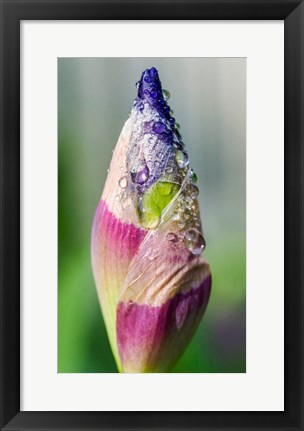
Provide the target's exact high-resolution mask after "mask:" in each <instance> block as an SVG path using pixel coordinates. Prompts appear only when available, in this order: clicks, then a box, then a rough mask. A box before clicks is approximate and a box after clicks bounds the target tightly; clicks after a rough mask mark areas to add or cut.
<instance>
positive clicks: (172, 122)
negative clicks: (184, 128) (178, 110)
mask: <svg viewBox="0 0 304 431" xmlns="http://www.w3.org/2000/svg"><path fill="white" fill-rule="evenodd" d="M169 122H170V124H171V125H172V126H173V124H174V123H175V118H173V117H171V118H170V120H169Z"/></svg>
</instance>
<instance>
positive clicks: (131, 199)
mask: <svg viewBox="0 0 304 431" xmlns="http://www.w3.org/2000/svg"><path fill="white" fill-rule="evenodd" d="M246 66H247V64H246V58H241V57H240V58H238V57H229V58H228V57H227V58H224V57H223V58H222V57H195V58H191V57H189V58H184V57H180V58H175V57H172V58H171V57H167V58H166V57H162V58H154V57H147V58H144V57H142V58H139V57H134V58H132V57H124V58H118V57H117V58H116V57H108V58H106V57H104V58H98V57H92V58H90V57H77V58H73V57H69V58H65V57H60V58H58V60H57V82H58V87H57V91H58V93H57V98H58V367H57V371H58V373H246V78H247V75H246V73H247V72H246Z"/></svg>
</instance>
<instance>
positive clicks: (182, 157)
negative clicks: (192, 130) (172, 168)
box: [175, 150, 189, 168]
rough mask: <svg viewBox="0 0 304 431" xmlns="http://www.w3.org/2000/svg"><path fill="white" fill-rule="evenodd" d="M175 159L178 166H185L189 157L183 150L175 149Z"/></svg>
mask: <svg viewBox="0 0 304 431" xmlns="http://www.w3.org/2000/svg"><path fill="white" fill-rule="evenodd" d="M175 160H176V163H177V164H178V166H179V167H180V168H185V167H186V166H187V165H188V164H189V157H188V154H187V153H186V152H185V151H181V150H179V151H177V153H176V156H175Z"/></svg>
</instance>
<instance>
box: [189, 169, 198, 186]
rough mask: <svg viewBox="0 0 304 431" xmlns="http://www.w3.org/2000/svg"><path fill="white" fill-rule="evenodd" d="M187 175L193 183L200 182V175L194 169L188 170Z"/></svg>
mask: <svg viewBox="0 0 304 431" xmlns="http://www.w3.org/2000/svg"><path fill="white" fill-rule="evenodd" d="M187 177H188V178H189V179H190V180H191V181H192V183H193V184H196V183H197V182H198V175H197V174H196V173H195V172H194V171H193V169H189V170H188V172H187Z"/></svg>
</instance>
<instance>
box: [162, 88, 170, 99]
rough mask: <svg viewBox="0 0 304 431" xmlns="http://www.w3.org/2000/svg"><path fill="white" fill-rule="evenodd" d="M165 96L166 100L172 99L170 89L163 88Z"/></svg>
mask: <svg viewBox="0 0 304 431" xmlns="http://www.w3.org/2000/svg"><path fill="white" fill-rule="evenodd" d="M163 97H164V99H165V100H166V101H167V100H169V99H170V93H169V91H168V90H165V89H164V90H163Z"/></svg>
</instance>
